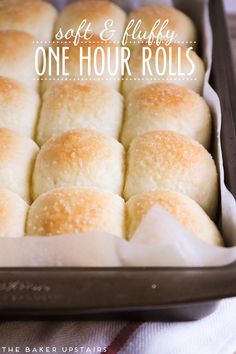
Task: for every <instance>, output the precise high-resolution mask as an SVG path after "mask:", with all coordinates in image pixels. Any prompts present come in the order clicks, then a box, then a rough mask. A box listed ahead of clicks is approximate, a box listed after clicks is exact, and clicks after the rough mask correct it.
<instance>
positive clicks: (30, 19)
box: [0, 0, 57, 41]
mask: <svg viewBox="0 0 236 354" xmlns="http://www.w3.org/2000/svg"><path fill="white" fill-rule="evenodd" d="M56 16H57V11H56V9H55V8H54V7H53V6H52V5H51V4H49V3H48V2H44V1H39V0H38V1H37V0H35V1H32V0H2V1H0V29H1V30H18V31H25V32H28V33H30V34H32V35H33V36H35V37H36V38H37V39H38V40H41V41H49V40H50V39H51V35H52V28H53V23H54V21H55V19H56Z"/></svg>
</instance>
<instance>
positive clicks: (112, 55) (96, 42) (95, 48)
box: [41, 34, 121, 92]
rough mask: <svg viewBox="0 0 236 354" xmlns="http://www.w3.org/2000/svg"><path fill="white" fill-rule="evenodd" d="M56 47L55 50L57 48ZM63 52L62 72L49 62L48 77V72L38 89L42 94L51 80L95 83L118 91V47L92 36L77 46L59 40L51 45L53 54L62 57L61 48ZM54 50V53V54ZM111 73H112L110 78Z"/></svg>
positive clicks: (119, 69) (119, 76) (70, 42)
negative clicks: (63, 66)
mask: <svg viewBox="0 0 236 354" xmlns="http://www.w3.org/2000/svg"><path fill="white" fill-rule="evenodd" d="M57 48H59V49H57ZM62 48H64V49H65V48H68V49H66V52H65V54H66V56H67V57H68V60H66V61H65V73H67V74H68V75H64V74H63V72H62V71H60V72H59V73H57V64H56V61H55V60H53V61H52V65H51V74H50V75H49V73H48V70H46V74H45V75H44V77H43V78H42V85H41V90H42V91H43V92H44V91H45V90H47V89H48V88H49V87H50V86H52V85H53V84H54V83H55V81H57V82H58V81H66V80H67V81H77V80H80V81H83V82H84V81H98V82H101V83H103V84H105V85H108V86H109V87H113V88H115V89H118V88H119V86H120V80H121V68H120V66H121V60H120V55H119V54H120V50H121V48H120V45H118V44H116V43H113V42H111V41H108V40H104V41H103V40H101V39H100V38H99V37H98V36H97V35H95V34H94V35H93V36H92V38H91V39H90V40H88V41H86V40H85V39H82V40H81V41H80V42H79V44H78V45H74V44H73V41H66V40H63V41H60V42H59V43H57V42H55V43H54V44H53V45H52V49H53V51H54V52H56V53H59V54H60V57H62V56H63V53H62V52H63V49H62ZM57 51H58V52H57ZM87 58H89V59H87ZM111 73H113V74H112V75H111Z"/></svg>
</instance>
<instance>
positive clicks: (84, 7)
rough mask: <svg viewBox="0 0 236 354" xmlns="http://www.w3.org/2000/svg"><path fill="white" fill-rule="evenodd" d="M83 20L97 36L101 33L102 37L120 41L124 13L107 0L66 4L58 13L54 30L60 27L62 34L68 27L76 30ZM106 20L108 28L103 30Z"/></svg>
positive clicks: (123, 24)
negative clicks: (89, 24)
mask: <svg viewBox="0 0 236 354" xmlns="http://www.w3.org/2000/svg"><path fill="white" fill-rule="evenodd" d="M83 20H86V24H88V23H91V28H90V30H91V31H92V32H93V33H95V34H97V35H98V36H100V35H102V36H103V37H102V38H103V39H104V38H107V39H110V40H112V41H120V40H121V37H122V35H123V31H124V27H125V21H126V15H125V12H124V11H123V10H122V9H121V8H120V7H118V6H117V5H115V4H113V3H112V2H109V1H102V0H100V1H97V0H83V1H76V2H75V3H73V4H70V5H68V6H66V7H65V8H64V9H63V11H62V12H61V13H60V14H59V16H58V19H57V21H56V32H58V31H59V30H60V29H61V30H62V33H63V34H65V33H66V32H67V31H68V30H70V29H73V30H74V31H75V32H77V30H78V27H79V26H80V24H81V23H82V21H83ZM106 21H108V22H107V28H108V30H107V31H104V29H105V23H106ZM111 21H112V22H111ZM84 28H85V27H84ZM111 31H112V32H111ZM113 31H114V32H113Z"/></svg>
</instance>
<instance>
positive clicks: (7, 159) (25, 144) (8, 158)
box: [0, 128, 38, 179]
mask: <svg viewBox="0 0 236 354" xmlns="http://www.w3.org/2000/svg"><path fill="white" fill-rule="evenodd" d="M37 151H38V146H37V144H35V142H34V141H33V140H31V139H29V138H27V137H24V136H23V135H20V134H17V133H15V132H14V131H13V130H10V129H6V128H0V164H1V167H2V168H3V166H7V165H8V164H12V163H14V162H15V163H16V164H17V167H18V168H19V169H20V168H21V163H20V161H22V160H24V159H25V158H26V156H29V155H32V153H34V154H35V153H36V152H37ZM16 179H17V176H16Z"/></svg>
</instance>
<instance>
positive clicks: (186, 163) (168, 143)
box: [124, 131, 218, 219]
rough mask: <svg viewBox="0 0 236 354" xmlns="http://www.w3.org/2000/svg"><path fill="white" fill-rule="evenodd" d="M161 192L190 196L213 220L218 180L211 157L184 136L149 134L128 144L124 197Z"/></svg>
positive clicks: (200, 146)
mask: <svg viewBox="0 0 236 354" xmlns="http://www.w3.org/2000/svg"><path fill="white" fill-rule="evenodd" d="M163 189H164V190H170V191H174V192H180V193H183V194H185V195H187V196H189V197H190V198H192V199H194V200H195V201H196V202H197V203H198V204H199V205H200V206H201V207H202V208H203V209H204V210H205V211H206V212H207V213H208V215H209V216H210V217H211V218H212V219H214V217H215V213H216V208H217V201H218V177H217V171H216V166H215V163H214V160H213V159H212V157H211V155H210V154H209V153H208V152H207V150H205V149H204V147H203V146H202V145H200V144H199V143H197V142H195V141H193V140H192V139H190V138H188V137H186V136H184V135H181V134H178V133H174V132H170V131H154V132H148V133H145V134H143V135H140V136H138V137H137V138H135V139H134V140H133V142H132V143H131V144H130V148H129V152H128V167H127V178H126V184H125V190H124V195H125V198H126V199H129V198H130V197H132V196H133V195H136V194H139V193H142V192H149V191H154V190H163Z"/></svg>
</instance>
